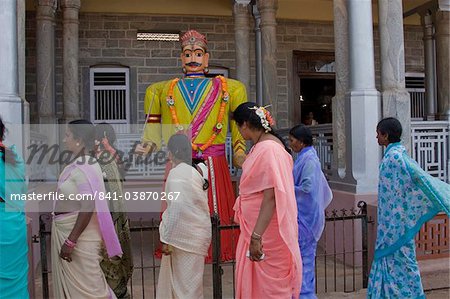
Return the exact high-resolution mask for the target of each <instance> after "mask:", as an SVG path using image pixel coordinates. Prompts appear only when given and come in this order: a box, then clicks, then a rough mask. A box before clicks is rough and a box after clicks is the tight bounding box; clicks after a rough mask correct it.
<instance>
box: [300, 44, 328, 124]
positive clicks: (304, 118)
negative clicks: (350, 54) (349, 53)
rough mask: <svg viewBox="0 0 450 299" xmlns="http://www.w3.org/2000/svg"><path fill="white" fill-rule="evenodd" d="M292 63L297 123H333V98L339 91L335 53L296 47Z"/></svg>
mask: <svg viewBox="0 0 450 299" xmlns="http://www.w3.org/2000/svg"><path fill="white" fill-rule="evenodd" d="M293 64H294V65H293V74H294V78H293V82H294V100H293V102H292V105H291V107H292V108H293V109H292V112H291V118H292V119H293V120H294V123H296V124H299V123H304V124H306V125H315V124H325V123H331V122H332V121H333V120H332V110H331V100H332V98H333V97H334V95H335V91H336V82H335V73H334V53H333V52H316V51H315V52H310V51H294V53H293Z"/></svg>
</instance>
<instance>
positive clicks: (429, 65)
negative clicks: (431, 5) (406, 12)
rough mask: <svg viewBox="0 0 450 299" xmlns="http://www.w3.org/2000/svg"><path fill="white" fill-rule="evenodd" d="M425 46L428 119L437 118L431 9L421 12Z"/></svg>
mask: <svg viewBox="0 0 450 299" xmlns="http://www.w3.org/2000/svg"><path fill="white" fill-rule="evenodd" d="M421 22H422V26H423V46H424V52H425V102H426V113H427V115H426V118H427V120H435V118H436V107H437V103H436V60H435V53H436V52H435V47H434V26H433V16H432V14H431V12H430V11H426V12H425V13H423V14H421Z"/></svg>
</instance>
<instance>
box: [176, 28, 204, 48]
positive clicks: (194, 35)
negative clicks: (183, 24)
mask: <svg viewBox="0 0 450 299" xmlns="http://www.w3.org/2000/svg"><path fill="white" fill-rule="evenodd" d="M180 40H181V48H184V47H185V46H187V45H197V46H200V47H202V48H203V49H205V50H206V49H207V48H208V47H207V41H206V37H205V36H204V35H203V34H200V33H198V32H197V31H195V30H189V31H187V32H186V33H185V34H183V36H182V37H181V39H180Z"/></svg>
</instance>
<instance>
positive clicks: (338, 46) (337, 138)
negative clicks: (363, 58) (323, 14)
mask: <svg viewBox="0 0 450 299" xmlns="http://www.w3.org/2000/svg"><path fill="white" fill-rule="evenodd" d="M333 9H334V56H335V57H334V68H335V75H336V94H335V96H334V97H333V102H332V110H333V165H332V168H333V172H332V178H331V180H336V179H337V180H339V179H340V178H343V177H344V176H345V94H346V93H347V91H348V76H349V64H348V11H347V6H346V0H334V1H333Z"/></svg>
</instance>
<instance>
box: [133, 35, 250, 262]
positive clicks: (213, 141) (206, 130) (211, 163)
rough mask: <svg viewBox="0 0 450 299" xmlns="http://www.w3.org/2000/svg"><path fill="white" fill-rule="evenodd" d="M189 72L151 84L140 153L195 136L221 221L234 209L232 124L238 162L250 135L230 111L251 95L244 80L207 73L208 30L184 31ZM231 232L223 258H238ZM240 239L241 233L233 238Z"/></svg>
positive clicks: (197, 154)
mask: <svg viewBox="0 0 450 299" xmlns="http://www.w3.org/2000/svg"><path fill="white" fill-rule="evenodd" d="M181 49H182V53H181V61H182V65H183V73H184V77H183V78H181V79H179V78H175V79H172V80H169V81H162V82H157V83H154V84H152V85H150V86H149V87H148V88H147V90H146V94H145V101H144V111H145V112H146V113H147V115H146V122H147V123H146V125H145V128H144V133H143V138H142V144H141V145H139V146H138V147H137V148H136V151H137V152H138V153H147V152H148V151H149V150H150V149H152V148H155V147H157V148H159V147H160V146H161V143H162V141H164V142H165V143H167V141H168V140H169V138H170V136H171V135H173V134H174V133H176V132H179V131H183V132H186V133H187V134H188V135H190V136H191V141H192V157H193V159H203V160H205V162H206V164H207V165H208V168H209V178H210V186H211V187H210V188H209V191H208V192H209V194H208V197H209V206H210V210H211V212H213V211H216V212H218V214H219V216H220V220H221V223H222V224H230V223H231V221H232V217H233V215H234V212H233V205H234V201H235V195H234V191H233V189H232V185H231V178H230V172H229V169H228V163H227V160H226V156H225V142H226V137H227V133H228V128H230V129H231V137H232V147H233V162H234V165H235V166H237V167H240V166H241V165H242V163H243V162H244V160H245V141H244V139H243V138H242V136H241V135H240V134H239V131H238V130H237V126H236V124H235V122H234V121H230V114H231V113H232V112H233V111H234V110H235V109H236V107H238V106H239V105H240V104H241V103H243V102H246V101H247V94H246V89H245V86H244V85H243V84H242V83H241V82H239V81H236V80H232V79H228V78H225V77H223V76H217V77H214V78H207V77H205V74H207V73H208V72H209V69H208V60H209V53H208V48H207V41H206V38H205V36H204V35H202V34H200V33H198V32H197V31H195V30H189V31H188V32H186V33H185V34H184V35H183V36H182V37H181ZM231 237H232V235H231V233H230V232H228V233H226V232H223V233H222V235H221V238H222V239H221V241H222V244H223V245H222V259H223V260H229V259H231V258H233V255H234V247H235V246H232V240H231ZM233 239H234V240H235V241H236V240H237V237H235V238H233Z"/></svg>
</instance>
